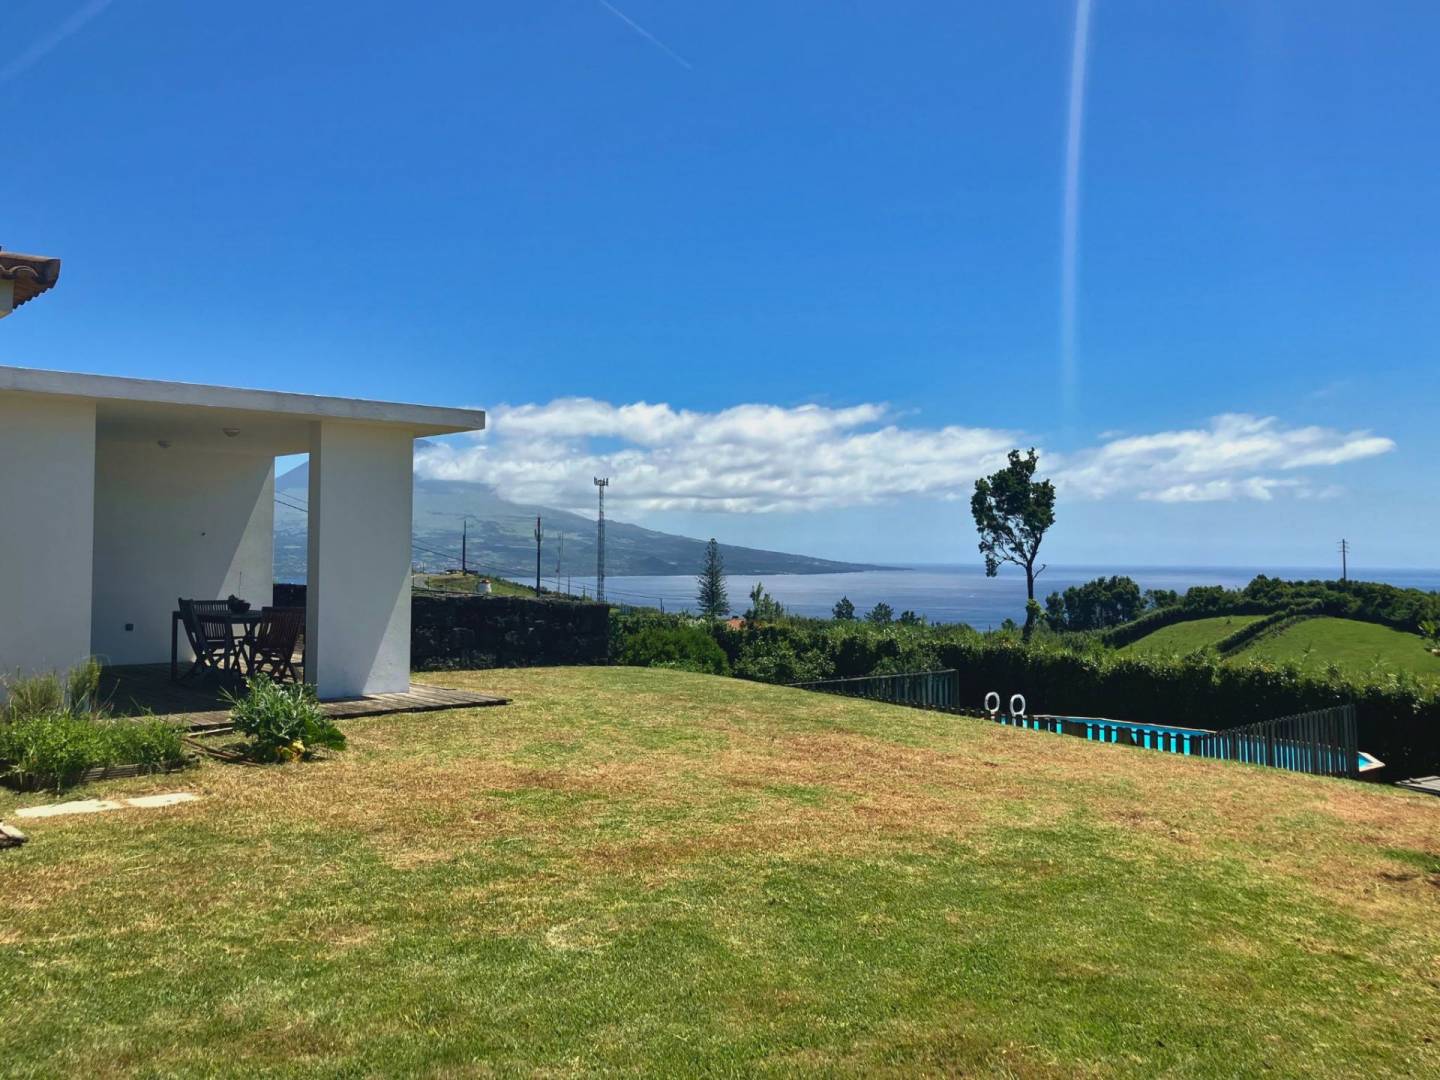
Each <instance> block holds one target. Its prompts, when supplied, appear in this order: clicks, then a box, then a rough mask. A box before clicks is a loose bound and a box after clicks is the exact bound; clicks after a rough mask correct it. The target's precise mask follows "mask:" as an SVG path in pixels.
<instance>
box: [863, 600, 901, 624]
mask: <svg viewBox="0 0 1440 1080" xmlns="http://www.w3.org/2000/svg"><path fill="white" fill-rule="evenodd" d="M894 618H895V609H894V608H892V607H891V606H890V605H889V604H887V603H886V602H885V601H884V600H881V601H880V602H879V603H878V604H876V605H875V606H874V607H873V608H871V609H870V612H869V614H867V615H866V616H865V621H866V622H870V623H874V624H875V625H876V626H885V625H886V624H888V623H890V622H892V621H894Z"/></svg>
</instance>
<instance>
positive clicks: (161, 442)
mask: <svg viewBox="0 0 1440 1080" xmlns="http://www.w3.org/2000/svg"><path fill="white" fill-rule="evenodd" d="M155 445H156V446H158V447H160V449H161V450H169V449H170V440H169V439H156V440H155Z"/></svg>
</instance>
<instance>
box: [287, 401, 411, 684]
mask: <svg viewBox="0 0 1440 1080" xmlns="http://www.w3.org/2000/svg"><path fill="white" fill-rule="evenodd" d="M414 447H415V438H414V436H413V435H412V434H411V433H410V432H409V431H405V430H399V431H397V430H395V429H394V428H389V427H380V426H375V425H369V424H364V423H355V422H349V421H341V420H322V421H317V422H316V423H314V424H312V425H311V428H310V535H309V545H310V546H309V570H308V573H307V576H306V581H307V588H306V617H305V677H306V679H307V680H309V681H310V682H312V683H314V684H315V687H316V690H317V691H318V692H319V694H320V696H321V697H322V698H335V697H353V696H358V695H361V694H387V693H403V692H405V691H408V690H409V689H410V516H411V499H412V491H413V484H414V479H413V476H412V471H411V470H412V468H413V466H412V461H411V459H412V456H413V454H414Z"/></svg>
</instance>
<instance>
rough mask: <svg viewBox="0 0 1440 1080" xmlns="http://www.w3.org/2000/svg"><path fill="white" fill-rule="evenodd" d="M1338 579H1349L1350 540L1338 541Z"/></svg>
mask: <svg viewBox="0 0 1440 1080" xmlns="http://www.w3.org/2000/svg"><path fill="white" fill-rule="evenodd" d="M1340 580H1341V581H1349V580H1350V541H1349V540H1341V541H1340Z"/></svg>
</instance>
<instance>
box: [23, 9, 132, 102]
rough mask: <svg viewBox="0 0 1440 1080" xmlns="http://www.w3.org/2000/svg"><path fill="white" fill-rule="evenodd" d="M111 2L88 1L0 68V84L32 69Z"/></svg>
mask: <svg viewBox="0 0 1440 1080" xmlns="http://www.w3.org/2000/svg"><path fill="white" fill-rule="evenodd" d="M111 3H112V0H90V2H89V3H87V4H85V5H84V6H83V7H81V8H80V9H79V10H78V11H76V12H75V13H74V14H73V15H71V16H70V17H69V18H68V19H66V20H65V21H64V22H62V23H61V24H60V25H59V26H57V27H56V28H55V29H54V30H51V31H50V32H49V33H48V34H45V35H44V36H42V37H41V38H40V39H39V40H38V41H36V42H35V43H34V44H32V45H31V46H30V47H29V48H28V49H26V50H25V51H24V52H22V53H21V54H20V55H19V56H17V57H15V59H14V60H11V61H10V62H9V63H8V64H6V65H5V66H4V67H0V83H5V82H9V81H10V80H11V79H13V78H15V76H17V75H19V74H21V73H22V72H25V71H27V70H29V69H30V68H31V67H34V66H35V65H36V64H38V63H39V62H40V61H41V60H43V59H44V58H45V57H46V56H47V55H49V53H50V51H51V50H52V49H54V48H55V47H56V46H57V45H59V44H60V43H61V42H63V41H64V40H65V39H66V38H68V37H69V36H70V35H71V34H74V33H76V32H77V31H79V30H81V29H83V28H84V26H85V25H86V24H87V23H88V22H90V20H92V19H94V18H95V17H96V16H97V15H99V14H100V13H101V12H103V11H104V10H105V9H106V8H107V7H109V6H110V4H111Z"/></svg>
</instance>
